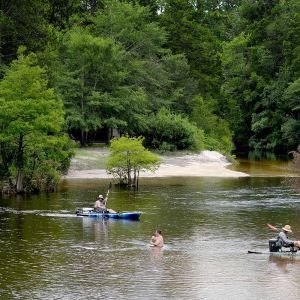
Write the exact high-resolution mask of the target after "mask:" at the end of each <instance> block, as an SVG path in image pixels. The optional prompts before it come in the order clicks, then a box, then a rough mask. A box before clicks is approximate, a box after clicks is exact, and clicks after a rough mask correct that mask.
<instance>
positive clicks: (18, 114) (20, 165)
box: [0, 49, 72, 193]
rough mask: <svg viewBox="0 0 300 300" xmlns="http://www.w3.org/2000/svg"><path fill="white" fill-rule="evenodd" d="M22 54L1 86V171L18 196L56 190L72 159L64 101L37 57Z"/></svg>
mask: <svg viewBox="0 0 300 300" xmlns="http://www.w3.org/2000/svg"><path fill="white" fill-rule="evenodd" d="M24 50H25V49H20V51H19V55H18V59H17V60H15V61H13V62H12V63H11V66H10V68H9V69H8V70H7V72H6V73H5V75H4V78H3V80H2V81H1V82H0V107H1V110H0V124H1V125H0V126H1V132H0V155H1V159H0V166H1V171H2V175H3V176H4V177H6V178H8V179H9V182H10V188H11V189H12V190H13V191H15V192H18V193H19V192H24V191H31V190H41V189H46V190H51V189H53V188H55V186H56V183H57V182H58V180H59V177H60V174H61V173H62V172H63V171H65V170H66V169H67V167H68V164H69V160H70V158H71V155H72V151H71V147H72V143H70V141H69V138H68V137H67V136H65V135H63V134H62V133H61V130H62V127H63V124H64V111H63V103H62V100H61V99H60V98H59V97H57V95H56V94H55V92H54V90H53V89H51V88H48V86H47V79H46V78H45V71H44V70H43V69H42V68H41V67H39V66H38V65H36V63H37V60H36V56H35V55H34V54H29V55H28V56H26V55H25V54H24Z"/></svg>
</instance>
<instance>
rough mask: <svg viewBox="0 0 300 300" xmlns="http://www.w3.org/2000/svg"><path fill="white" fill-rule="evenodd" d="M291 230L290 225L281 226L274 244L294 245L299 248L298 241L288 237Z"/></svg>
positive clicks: (281, 245)
mask: <svg viewBox="0 0 300 300" xmlns="http://www.w3.org/2000/svg"><path fill="white" fill-rule="evenodd" d="M290 232H292V228H291V226H290V225H285V226H284V227H282V231H280V233H279V235H278V238H277V243H276V245H277V246H278V247H280V248H281V247H296V248H298V249H300V241H293V240H290V239H289V238H288V234H289V233H290Z"/></svg>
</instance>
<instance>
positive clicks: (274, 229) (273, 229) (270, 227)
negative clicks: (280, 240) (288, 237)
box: [267, 223, 280, 232]
mask: <svg viewBox="0 0 300 300" xmlns="http://www.w3.org/2000/svg"><path fill="white" fill-rule="evenodd" d="M267 226H268V228H269V229H271V230H272V231H276V232H279V231H280V230H279V229H278V228H276V227H275V226H273V225H271V224H269V223H268V224H267Z"/></svg>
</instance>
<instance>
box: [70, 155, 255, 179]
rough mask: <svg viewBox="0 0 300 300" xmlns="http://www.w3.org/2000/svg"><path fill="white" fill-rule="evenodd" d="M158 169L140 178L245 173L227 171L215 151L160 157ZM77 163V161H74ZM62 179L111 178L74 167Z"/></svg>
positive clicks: (227, 162) (221, 158)
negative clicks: (160, 161)
mask: <svg viewBox="0 0 300 300" xmlns="http://www.w3.org/2000/svg"><path fill="white" fill-rule="evenodd" d="M161 158H162V163H161V165H160V167H159V169H158V170H157V171H156V172H154V173H151V172H141V173H140V177H172V176H178V177H180V176H195V177H197V176H199V177H245V176H249V175H248V174H246V173H242V172H236V171H232V170H229V169H227V166H229V165H230V164H231V163H230V162H229V161H228V160H227V159H226V157H225V156H223V155H221V154H220V153H218V152H216V151H202V152H201V153H200V154H194V155H184V156H162V157H161ZM74 161H76V162H77V160H74ZM64 178H67V179H71V178H74V179H75V178H76V179H84V178H86V179H93V178H112V176H111V175H108V174H107V173H106V171H105V170H104V169H87V170H79V169H76V168H75V167H74V166H71V169H70V171H69V173H68V175H66V176H65V177H64Z"/></svg>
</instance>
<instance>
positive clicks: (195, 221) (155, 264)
mask: <svg viewBox="0 0 300 300" xmlns="http://www.w3.org/2000/svg"><path fill="white" fill-rule="evenodd" d="M108 183H109V182H108V181H107V180H69V181H67V180H65V181H63V182H62V183H61V185H60V188H59V191H58V192H57V193H55V194H51V195H49V196H47V195H40V196H33V197H31V198H22V197H18V198H2V199H1V200H0V299H104V298H106V299H283V298H284V299H299V298H300V259H297V258H290V257H272V256H269V255H267V254H265V255H264V254H262V255H258V254H248V253H247V251H248V250H258V251H267V248H268V239H269V238H272V237H275V236H276V234H275V233H272V232H270V231H269V230H268V229H267V227H266V223H272V224H276V225H277V226H279V227H280V226H283V225H285V224H290V225H292V227H293V229H294V233H293V237H298V238H300V218H299V216H300V214H299V213H300V197H299V196H300V194H299V191H297V190H294V189H293V188H292V187H289V186H288V185H285V184H283V183H282V178H281V177H275V178H266V177H246V178H234V179H232V178H228V179H224V178H163V179H155V178H151V179H150V178H149V179H144V180H142V181H141V185H140V190H139V191H138V192H133V191H121V190H119V189H118V188H117V187H115V186H114V187H113V188H112V192H111V194H110V199H109V202H108V203H109V206H110V207H112V208H114V209H117V210H120V211H121V210H139V211H142V213H143V214H142V216H141V220H140V221H138V222H136V221H118V220H102V219H88V218H80V217H76V216H75V215H74V212H75V209H76V207H89V206H91V205H92V204H93V202H94V199H95V197H96V196H97V195H98V194H99V193H105V191H106V189H107V186H108ZM155 229H161V230H162V231H163V236H164V240H165V247H164V248H163V249H153V248H150V247H149V240H150V238H151V235H152V233H153V232H154V230H155Z"/></svg>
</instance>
